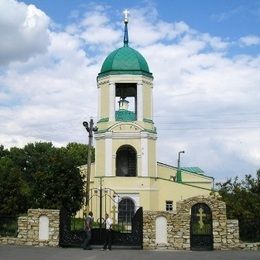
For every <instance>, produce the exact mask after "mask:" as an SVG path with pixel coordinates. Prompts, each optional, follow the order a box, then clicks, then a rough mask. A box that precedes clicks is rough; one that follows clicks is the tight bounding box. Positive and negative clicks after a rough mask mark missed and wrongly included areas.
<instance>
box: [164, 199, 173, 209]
mask: <svg viewBox="0 0 260 260" xmlns="http://www.w3.org/2000/svg"><path fill="white" fill-rule="evenodd" d="M165 209H166V211H173V201H172V200H166V203H165Z"/></svg>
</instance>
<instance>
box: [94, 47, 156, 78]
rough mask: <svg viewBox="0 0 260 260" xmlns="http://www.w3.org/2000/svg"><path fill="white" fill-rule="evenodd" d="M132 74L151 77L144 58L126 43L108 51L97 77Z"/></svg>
mask: <svg viewBox="0 0 260 260" xmlns="http://www.w3.org/2000/svg"><path fill="white" fill-rule="evenodd" d="M117 74H134V75H146V76H149V77H152V73H150V71H149V67H148V64H147V62H146V60H145V58H144V57H143V56H142V55H141V54H140V53H139V52H138V51H136V50H134V49H133V48H130V47H128V46H127V45H126V46H124V47H122V48H119V49H117V50H115V51H113V52H112V53H110V54H109V55H108V56H107V58H106V59H105V61H104V63H103V65H102V68H101V71H100V73H99V74H98V77H102V76H105V75H117Z"/></svg>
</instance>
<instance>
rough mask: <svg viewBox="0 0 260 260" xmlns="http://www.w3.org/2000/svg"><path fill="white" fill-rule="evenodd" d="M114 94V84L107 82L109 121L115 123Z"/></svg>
mask: <svg viewBox="0 0 260 260" xmlns="http://www.w3.org/2000/svg"><path fill="white" fill-rule="evenodd" d="M115 92H116V86H115V83H114V82H109V121H115V95H116V94H115Z"/></svg>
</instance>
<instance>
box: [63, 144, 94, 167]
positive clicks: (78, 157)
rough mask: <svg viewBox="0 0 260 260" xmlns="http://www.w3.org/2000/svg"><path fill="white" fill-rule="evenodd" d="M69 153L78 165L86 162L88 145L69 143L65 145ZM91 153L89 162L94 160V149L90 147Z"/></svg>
mask: <svg viewBox="0 0 260 260" xmlns="http://www.w3.org/2000/svg"><path fill="white" fill-rule="evenodd" d="M66 148H67V150H68V153H69V155H70V156H71V157H72V158H73V160H74V161H75V164H76V165H78V166H80V165H83V164H87V155H88V149H89V148H88V145H85V144H79V143H69V144H68V145H67V146H66ZM91 149H92V153H91V162H94V161H95V149H94V148H93V147H92V148H91Z"/></svg>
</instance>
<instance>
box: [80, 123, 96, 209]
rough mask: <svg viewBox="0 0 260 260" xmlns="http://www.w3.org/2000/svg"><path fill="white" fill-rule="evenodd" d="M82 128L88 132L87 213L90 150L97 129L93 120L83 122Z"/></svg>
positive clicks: (87, 205) (87, 207) (87, 206)
mask: <svg viewBox="0 0 260 260" xmlns="http://www.w3.org/2000/svg"><path fill="white" fill-rule="evenodd" d="M83 126H84V127H85V128H86V130H87V132H88V159H87V165H88V167H87V183H86V211H89V187H90V174H91V152H92V151H91V149H92V141H93V132H96V131H97V130H98V128H97V127H96V126H95V127H94V122H93V118H91V119H90V122H89V123H88V122H86V121H84V122H83Z"/></svg>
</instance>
